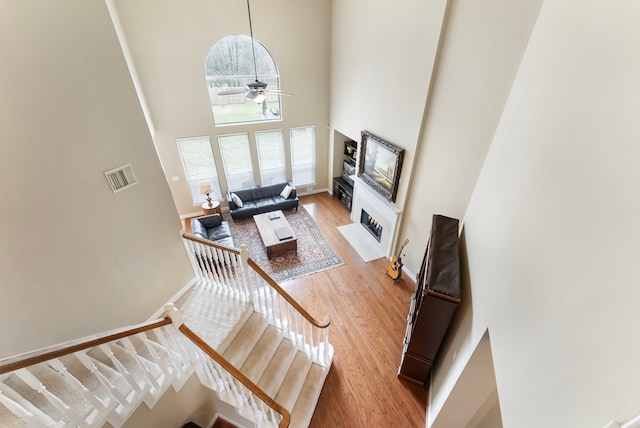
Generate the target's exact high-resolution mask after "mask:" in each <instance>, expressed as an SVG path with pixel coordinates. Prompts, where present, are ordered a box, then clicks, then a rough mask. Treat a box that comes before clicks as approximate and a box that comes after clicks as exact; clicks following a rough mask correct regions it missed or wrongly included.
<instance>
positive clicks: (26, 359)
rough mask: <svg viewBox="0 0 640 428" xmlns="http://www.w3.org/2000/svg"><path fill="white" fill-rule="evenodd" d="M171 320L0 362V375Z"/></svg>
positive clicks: (110, 333)
mask: <svg viewBox="0 0 640 428" xmlns="http://www.w3.org/2000/svg"><path fill="white" fill-rule="evenodd" d="M171 323H172V321H171V318H168V317H165V318H163V319H161V320H154V321H147V322H144V323H141V324H136V325H133V326H128V327H122V328H117V329H114V330H109V331H105V332H102V333H98V334H95V335H92V336H86V337H83V338H80V339H75V340H70V341H68V342H64V343H60V344H58V345H53V346H49V347H47V348H42V349H39V350H37V351H31V352H26V353H24V354H20V355H16V356H13V357H8V358H3V359H2V360H0V375H1V374H4V373H9V372H12V371H14V370H18V369H23V368H25V367H29V366H33V365H35V364H40V363H43V362H45V361H49V360H53V359H54V358H60V357H62V356H65V355H68V354H73V353H74V352H78V351H82V350H84V349H88V348H93V347H94V346H98V345H102V344H105V343H109V342H112V341H114V340H118V339H122V338H123V337H128V336H133V335H134V334H138V333H142V332H144V331H149V330H153V329H156V328H158V327H162V326H165V325H169V324H171Z"/></svg>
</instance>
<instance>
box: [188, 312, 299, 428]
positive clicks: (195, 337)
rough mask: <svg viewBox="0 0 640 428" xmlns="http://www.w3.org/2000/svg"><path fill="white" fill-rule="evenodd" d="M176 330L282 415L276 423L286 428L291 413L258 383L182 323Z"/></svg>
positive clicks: (281, 427)
mask: <svg viewBox="0 0 640 428" xmlns="http://www.w3.org/2000/svg"><path fill="white" fill-rule="evenodd" d="M178 330H180V331H181V332H182V334H184V335H185V336H186V337H187V338H189V340H191V341H192V342H193V343H194V344H195V345H196V346H197V347H198V348H200V349H201V350H202V351H203V352H204V353H205V354H207V355H208V356H209V357H210V358H212V359H213V360H214V361H215V362H217V363H218V364H220V365H221V366H222V368H224V369H225V370H226V371H228V372H229V373H230V374H231V375H232V376H233V377H234V378H236V379H238V381H239V382H240V383H242V384H243V385H244V386H245V387H247V388H248V389H249V390H250V391H251V392H252V393H254V394H255V395H256V396H258V397H259V398H260V399H261V400H262V401H264V402H265V403H266V404H267V405H268V406H269V407H271V408H272V409H273V410H275V411H276V412H278V413H280V414H281V415H282V420H281V421H280V423H279V424H278V426H279V427H280V428H287V427H288V426H289V423H290V422H291V414H290V413H289V411H288V410H287V409H285V408H284V407H282V406H281V405H280V404H278V403H277V402H276V401H275V400H274V399H273V398H271V397H269V396H268V395H267V393H266V392H264V391H263V390H262V389H261V388H260V387H259V386H258V385H256V384H255V383H253V382H252V381H251V379H249V378H248V377H246V376H245V375H244V374H243V373H242V372H241V371H240V370H238V369H237V368H236V367H235V366H233V365H232V364H231V363H230V362H228V361H227V360H226V359H225V358H224V357H223V356H222V355H220V354H219V353H218V352H216V351H215V350H214V349H213V348H212V347H211V346H209V345H208V344H207V342H205V341H204V340H202V338H200V336H198V335H197V334H196V333H194V332H193V331H192V330H191V329H190V328H189V327H187V326H186V325H184V324H182V325H180V327H178Z"/></svg>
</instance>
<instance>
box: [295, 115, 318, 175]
mask: <svg viewBox="0 0 640 428" xmlns="http://www.w3.org/2000/svg"><path fill="white" fill-rule="evenodd" d="M289 142H290V145H291V175H292V177H291V178H292V182H293V184H294V185H296V186H304V185H312V184H316V127H315V126H305V127H300V128H291V130H290V135H289Z"/></svg>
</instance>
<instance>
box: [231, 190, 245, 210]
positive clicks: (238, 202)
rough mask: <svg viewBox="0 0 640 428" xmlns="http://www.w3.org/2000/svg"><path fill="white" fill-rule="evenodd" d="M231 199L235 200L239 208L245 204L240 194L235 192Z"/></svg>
mask: <svg viewBox="0 0 640 428" xmlns="http://www.w3.org/2000/svg"><path fill="white" fill-rule="evenodd" d="M231 200H232V201H233V203H234V204H236V206H237V207H238V208H242V205H244V204H243V203H242V199H240V196H238V195H236V194H235V193H232V194H231Z"/></svg>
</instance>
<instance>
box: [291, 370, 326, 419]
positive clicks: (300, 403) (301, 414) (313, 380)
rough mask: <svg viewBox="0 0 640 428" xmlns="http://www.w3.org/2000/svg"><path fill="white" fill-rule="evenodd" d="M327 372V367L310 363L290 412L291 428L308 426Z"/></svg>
mask: <svg viewBox="0 0 640 428" xmlns="http://www.w3.org/2000/svg"><path fill="white" fill-rule="evenodd" d="M328 372H329V369H328V368H326V367H322V366H320V365H318V364H315V363H313V364H311V367H310V368H309V371H308V373H307V377H306V379H305V381H304V383H303V385H302V389H301V390H300V393H299V395H298V399H297V400H296V403H295V405H294V406H293V411H292V412H291V424H290V427H291V428H299V427H308V426H309V423H310V422H311V417H312V416H313V412H314V411H315V409H316V404H317V403H318V399H319V398H320V392H321V391H322V386H323V385H324V381H325V379H326V377H327V374H328Z"/></svg>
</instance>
